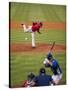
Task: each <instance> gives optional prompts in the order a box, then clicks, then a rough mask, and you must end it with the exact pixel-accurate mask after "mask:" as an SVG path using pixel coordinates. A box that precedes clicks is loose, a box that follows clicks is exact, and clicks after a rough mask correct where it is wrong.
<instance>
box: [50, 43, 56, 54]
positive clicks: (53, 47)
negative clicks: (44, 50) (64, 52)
mask: <svg viewBox="0 0 68 90" xmlns="http://www.w3.org/2000/svg"><path fill="white" fill-rule="evenodd" d="M54 46H55V41H54V42H53V44H52V46H51V48H50V52H52V50H53V48H54Z"/></svg>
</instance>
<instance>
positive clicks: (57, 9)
mask: <svg viewBox="0 0 68 90" xmlns="http://www.w3.org/2000/svg"><path fill="white" fill-rule="evenodd" d="M65 9H66V7H65V6H59V5H46V4H30V3H29V4H28V3H11V8H10V10H11V20H13V21H25V22H26V21H51V22H53V21H55V22H65V17H66V15H65Z"/></svg>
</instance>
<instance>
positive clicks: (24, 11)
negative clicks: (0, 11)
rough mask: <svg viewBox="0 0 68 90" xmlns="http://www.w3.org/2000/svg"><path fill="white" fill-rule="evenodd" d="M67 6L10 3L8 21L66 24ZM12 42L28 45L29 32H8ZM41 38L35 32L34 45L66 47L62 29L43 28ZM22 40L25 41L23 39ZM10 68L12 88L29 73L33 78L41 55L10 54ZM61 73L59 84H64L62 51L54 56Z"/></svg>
mask: <svg viewBox="0 0 68 90" xmlns="http://www.w3.org/2000/svg"><path fill="white" fill-rule="evenodd" d="M65 9H66V7H65V6H60V5H46V4H28V3H27V4H25V3H11V8H10V12H11V13H10V14H11V16H10V20H11V21H15V22H16V21H17V22H32V21H46V22H61V23H62V22H65V21H66V15H65V12H66V10H65ZM10 33H11V35H10V36H11V37H10V41H11V43H27V44H28V43H31V35H30V33H24V32H23V30H22V29H21V28H18V29H14V28H12V29H11V31H10ZM41 33H42V34H41V35H39V34H37V33H36V36H35V37H36V43H53V42H54V41H56V44H63V45H65V41H66V38H65V30H58V31H57V29H47V30H46V29H45V30H44V28H42V30H41ZM25 37H27V38H28V40H25ZM10 54H11V57H10V64H11V65H10V67H11V77H10V78H11V86H15V85H19V84H21V82H22V81H23V80H25V79H26V78H27V74H28V73H29V72H30V71H32V72H34V73H35V74H36V75H37V74H38V71H39V69H40V68H41V67H44V66H43V59H44V55H45V54H44V53H43V52H41V53H38V54H37V53H33V52H30V53H27V52H26V53H20V52H19V53H13V52H10ZM54 56H55V58H57V60H58V62H59V64H60V66H61V68H62V70H63V78H62V82H64V84H65V82H66V58H65V52H61V53H54ZM46 71H47V73H48V74H50V75H52V72H51V70H50V69H46Z"/></svg>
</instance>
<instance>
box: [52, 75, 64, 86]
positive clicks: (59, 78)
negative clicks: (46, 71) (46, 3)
mask: <svg viewBox="0 0 68 90" xmlns="http://www.w3.org/2000/svg"><path fill="white" fill-rule="evenodd" d="M52 79H53V81H54V83H55V84H56V85H58V84H59V82H60V80H61V79H62V74H59V75H53V76H52Z"/></svg>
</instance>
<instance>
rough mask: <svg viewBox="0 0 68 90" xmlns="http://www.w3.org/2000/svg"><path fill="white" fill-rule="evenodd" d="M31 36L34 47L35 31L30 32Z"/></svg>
mask: <svg viewBox="0 0 68 90" xmlns="http://www.w3.org/2000/svg"><path fill="white" fill-rule="evenodd" d="M31 36H32V47H36V45H35V33H34V32H32V33H31Z"/></svg>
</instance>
